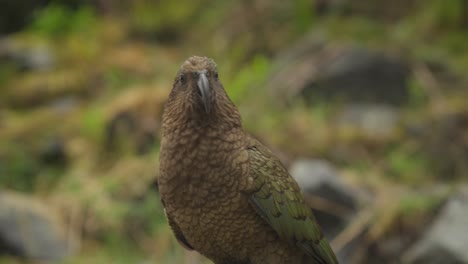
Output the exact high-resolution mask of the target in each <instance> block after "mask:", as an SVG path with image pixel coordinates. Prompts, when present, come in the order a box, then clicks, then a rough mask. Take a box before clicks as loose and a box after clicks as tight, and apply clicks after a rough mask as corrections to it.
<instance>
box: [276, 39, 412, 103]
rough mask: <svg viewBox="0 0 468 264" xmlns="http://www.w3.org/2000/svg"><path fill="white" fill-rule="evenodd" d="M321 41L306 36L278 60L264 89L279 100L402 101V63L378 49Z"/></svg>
mask: <svg viewBox="0 0 468 264" xmlns="http://www.w3.org/2000/svg"><path fill="white" fill-rule="evenodd" d="M324 43H326V41H323V40H320V37H316V36H313V35H312V36H308V37H306V38H305V39H303V40H302V43H300V44H298V45H296V46H293V48H292V49H291V50H289V51H287V52H286V53H285V54H282V55H281V56H280V57H279V58H278V59H277V61H276V63H275V65H276V68H277V69H276V70H275V71H273V73H272V76H271V77H270V79H271V82H270V83H269V84H268V85H269V87H271V89H272V92H273V94H274V95H275V97H276V98H278V100H284V99H286V103H288V102H289V101H290V100H291V99H293V98H295V97H298V96H301V97H303V98H305V100H306V101H308V102H310V103H314V102H317V101H323V100H324V99H331V100H338V101H344V102H359V103H362V102H367V103H371V102H372V103H386V104H392V105H401V104H403V103H405V102H406V100H407V97H408V94H409V91H408V87H407V85H406V83H407V80H408V76H409V69H408V66H407V65H406V63H405V62H404V61H402V60H400V59H398V58H397V57H393V56H390V55H389V54H387V53H385V52H383V51H377V50H369V49H365V48H361V47H354V46H344V45H341V46H336V47H335V46H327V45H325V44H324ZM308 46H309V48H308Z"/></svg>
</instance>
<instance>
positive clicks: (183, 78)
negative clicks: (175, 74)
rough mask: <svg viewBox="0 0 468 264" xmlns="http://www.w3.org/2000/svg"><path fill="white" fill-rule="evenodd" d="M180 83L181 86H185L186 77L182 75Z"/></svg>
mask: <svg viewBox="0 0 468 264" xmlns="http://www.w3.org/2000/svg"><path fill="white" fill-rule="evenodd" d="M179 82H180V83H181V84H185V76H184V75H183V74H182V75H180V77H179Z"/></svg>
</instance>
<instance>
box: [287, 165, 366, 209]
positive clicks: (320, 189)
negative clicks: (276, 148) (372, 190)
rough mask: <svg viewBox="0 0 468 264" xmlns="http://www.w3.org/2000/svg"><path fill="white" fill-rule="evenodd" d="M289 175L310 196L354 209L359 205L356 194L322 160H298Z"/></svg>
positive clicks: (335, 171)
mask: <svg viewBox="0 0 468 264" xmlns="http://www.w3.org/2000/svg"><path fill="white" fill-rule="evenodd" d="M290 172H291V175H292V176H293V177H294V179H296V181H297V183H298V184H299V186H300V187H301V189H302V190H303V191H304V192H305V193H307V194H311V195H318V196H320V197H322V198H324V199H327V200H330V201H333V202H334V203H337V204H340V205H343V206H345V207H346V208H349V209H356V208H358V205H359V200H360V199H359V198H358V195H357V193H356V192H355V191H354V190H352V189H351V188H350V187H349V186H347V185H346V184H345V183H343V181H342V180H341V179H340V176H339V173H338V171H337V170H336V169H335V167H333V165H331V164H330V163H329V162H327V161H324V160H306V159H303V160H298V161H296V162H294V163H293V164H292V166H291V168H290Z"/></svg>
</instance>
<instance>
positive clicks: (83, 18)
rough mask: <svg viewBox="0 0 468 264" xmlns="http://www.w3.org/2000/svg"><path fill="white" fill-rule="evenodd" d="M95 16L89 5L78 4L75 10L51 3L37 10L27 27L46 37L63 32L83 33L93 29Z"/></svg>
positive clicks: (95, 20)
mask: <svg viewBox="0 0 468 264" xmlns="http://www.w3.org/2000/svg"><path fill="white" fill-rule="evenodd" d="M96 25H97V18H96V14H95V11H94V9H92V8H91V7H90V6H80V7H79V8H78V9H77V10H72V9H71V8H70V7H67V6H65V5H60V4H57V3H51V4H49V5H47V6H46V7H45V8H43V9H41V10H39V11H38V12H37V14H36V18H35V19H34V20H33V22H32V24H31V25H30V26H29V29H30V30H31V31H33V32H35V33H38V34H43V35H45V36H48V37H57V36H60V35H64V34H77V33H80V34H83V33H89V32H92V31H93V30H94V28H95V27H96Z"/></svg>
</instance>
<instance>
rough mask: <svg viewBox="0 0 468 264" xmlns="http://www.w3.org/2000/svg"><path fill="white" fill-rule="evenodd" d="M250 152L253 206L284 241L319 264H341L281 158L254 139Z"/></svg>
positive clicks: (251, 199) (250, 140) (251, 141)
mask: <svg viewBox="0 0 468 264" xmlns="http://www.w3.org/2000/svg"><path fill="white" fill-rule="evenodd" d="M247 150H248V153H249V161H250V176H251V177H252V178H253V180H254V186H255V187H254V190H253V191H252V193H250V204H251V205H252V206H253V207H254V208H255V209H256V211H257V212H258V213H259V214H260V215H261V216H262V217H263V218H264V219H265V220H266V221H267V222H268V223H269V224H270V225H271V227H272V228H273V229H274V230H275V231H276V232H277V233H278V235H279V237H280V238H281V239H283V240H285V241H289V242H291V243H294V244H296V245H297V246H299V247H300V248H302V249H303V251H304V252H305V253H306V254H308V255H310V257H311V258H312V259H314V260H315V263H322V264H337V263H338V261H337V259H336V257H335V254H334V253H333V251H332V249H331V247H330V245H329V244H328V242H327V241H326V239H325V238H324V236H323V234H322V232H321V230H320V228H319V226H318V224H317V222H316V220H315V218H314V216H313V215H312V212H311V209H310V208H309V207H308V206H307V204H306V203H305V201H304V196H303V194H302V192H301V190H300V188H299V186H298V184H297V183H296V181H295V180H294V179H293V178H292V177H291V175H289V173H288V171H287V170H286V169H285V168H284V166H283V165H282V164H281V162H280V161H279V160H278V158H276V157H275V156H274V155H273V154H272V153H271V152H270V151H269V150H268V149H267V148H266V147H265V146H263V145H262V144H261V143H260V142H258V141H257V140H255V139H252V138H250V139H249V146H248V148H247Z"/></svg>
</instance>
